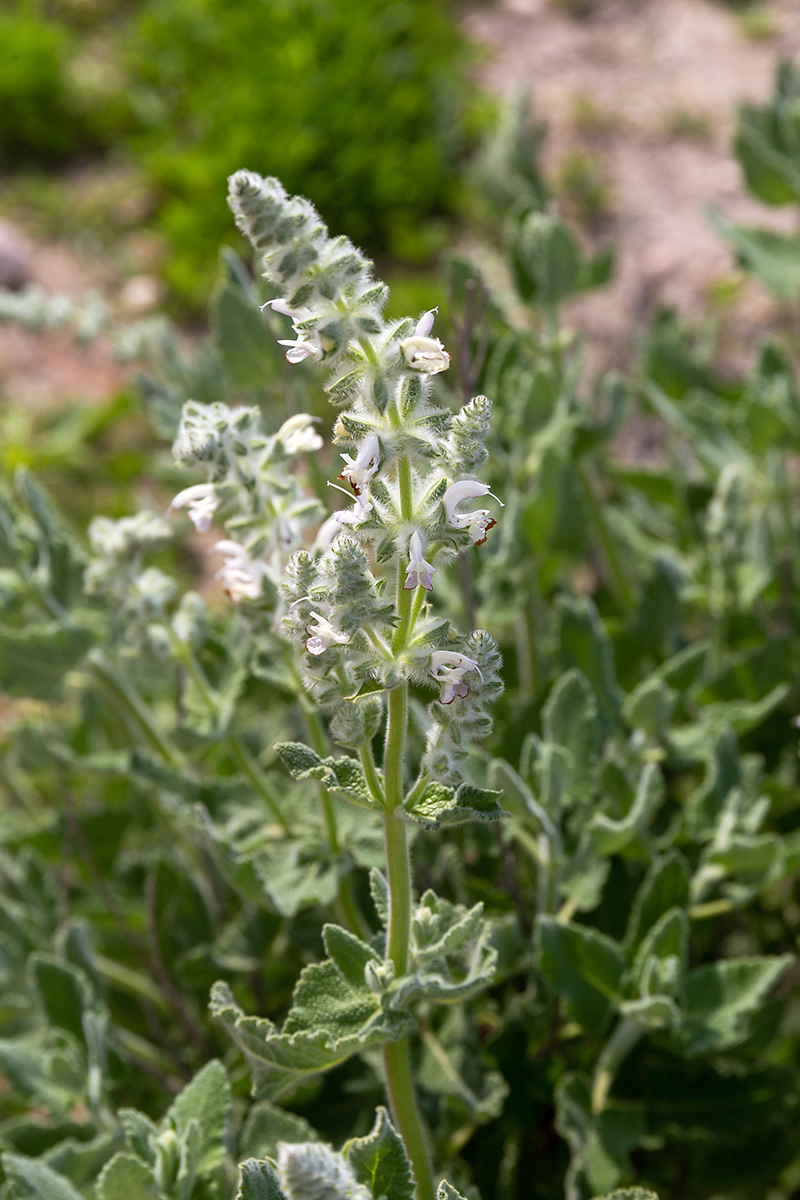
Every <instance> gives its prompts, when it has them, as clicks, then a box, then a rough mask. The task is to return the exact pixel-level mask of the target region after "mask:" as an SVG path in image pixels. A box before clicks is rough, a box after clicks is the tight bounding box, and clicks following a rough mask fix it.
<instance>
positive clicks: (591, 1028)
mask: <svg viewBox="0 0 800 1200" xmlns="http://www.w3.org/2000/svg"><path fill="white" fill-rule="evenodd" d="M540 930H541V939H542V956H541V968H542V972H543V974H544V975H545V976H546V978H547V979H548V980H549V981H550V983H551V984H552V985H553V987H554V988H555V990H556V992H557V993H558V994H559V995H560V996H563V997H564V998H565V999H566V1000H567V1002H568V1005H569V1009H570V1012H571V1013H572V1015H573V1016H574V1018H575V1020H576V1021H577V1022H578V1023H579V1024H580V1025H582V1026H583V1027H584V1029H586V1030H587V1031H588V1032H590V1033H600V1032H602V1030H603V1028H604V1026H605V1025H606V1024H607V1022H608V1020H609V1018H610V1016H611V1013H612V1010H613V1008H614V1006H615V1004H616V1003H617V1002H618V1001H619V1000H621V999H622V996H621V994H620V986H621V983H622V977H623V975H624V974H625V958H624V956H623V953H622V949H621V947H620V946H619V945H618V944H617V943H616V942H613V941H612V940H611V939H610V938H607V937H605V936H604V935H603V934H601V933H599V932H598V931H597V930H595V929H589V928H588V927H587V926H584V925H575V924H561V923H559V922H558V921H556V920H555V918H553V917H542V918H541V920H540Z"/></svg>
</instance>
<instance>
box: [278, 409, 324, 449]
mask: <svg viewBox="0 0 800 1200" xmlns="http://www.w3.org/2000/svg"><path fill="white" fill-rule="evenodd" d="M318 420H319V417H310V416H309V415H308V413H297V415H296V416H294V417H289V420H288V421H284V422H283V424H282V425H281V427H280V429H279V430H278V441H279V442H281V443H282V445H283V448H284V450H285V451H286V453H287V454H306V453H308V452H310V451H312V450H321V449H322V447H323V446H324V445H325V443H324V442H323V440H322V438H321V437H320V436H319V434H318V433H317V431H316V429H315V428H314V422H315V421H318Z"/></svg>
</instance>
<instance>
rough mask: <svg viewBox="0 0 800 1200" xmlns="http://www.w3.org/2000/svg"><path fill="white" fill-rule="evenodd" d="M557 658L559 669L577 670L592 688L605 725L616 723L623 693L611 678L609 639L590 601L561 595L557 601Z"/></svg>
mask: <svg viewBox="0 0 800 1200" xmlns="http://www.w3.org/2000/svg"><path fill="white" fill-rule="evenodd" d="M557 610H558V611H557V622H558V632H557V637H558V642H559V655H560V658H561V665H562V668H563V669H564V670H565V671H567V670H570V669H574V668H577V669H578V670H579V671H581V672H582V673H583V675H584V676H585V677H586V679H588V681H589V683H590V684H591V686H592V689H593V691H594V694H595V697H596V699H597V705H598V708H599V710H600V716H601V717H602V719H603V721H604V722H605V723H606V724H607V725H608V726H611V725H613V724H614V723H615V722H616V720H617V715H618V713H619V709H620V705H621V703H622V693H621V692H620V690H619V687H618V685H617V680H616V676H615V674H614V652H613V649H612V646H611V639H610V638H609V636H608V634H607V633H606V630H605V628H604V626H603V624H602V622H601V620H600V616H599V613H598V612H597V609H596V607H595V606H594V604H593V603H592V601H591V600H589V599H587V598H585V597H584V598H581V599H573V598H572V597H570V596H565V595H561V596H559V597H558V600H557Z"/></svg>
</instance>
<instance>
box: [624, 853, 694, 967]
mask: <svg viewBox="0 0 800 1200" xmlns="http://www.w3.org/2000/svg"><path fill="white" fill-rule="evenodd" d="M688 903H689V871H688V867H687V865H686V861H685V859H684V858H683V856H682V855H680V854H678V853H677V852H676V851H673V852H672V853H670V854H667V855H665V857H664V858H661V859H659V860H658V861H657V862H655V863H654V864H653V866H652V867H651V868H650V870H649V871H648V873H647V876H646V877H645V880H644V883H643V884H642V885H641V887H640V888H639V891H638V892H637V893H636V896H635V898H634V901H633V906H632V908H631V914H630V917H629V918H628V930H627V933H626V935H625V946H626V948H627V950H628V953H629V955H633V954H634V953H635V952H636V950H637V949H638V947H639V945H640V944H641V941H642V939H643V938H644V936H645V934H646V933H647V931H648V929H650V928H652V926H653V925H655V923H656V921H658V920H659V918H660V917H662V916H663V915H664V913H665V912H667V911H668V910H669V909H671V908H673V907H676V906H677V907H678V908H684V907H685V906H686V905H687V904H688Z"/></svg>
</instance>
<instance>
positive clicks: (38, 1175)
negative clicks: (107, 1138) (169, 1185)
mask: <svg viewBox="0 0 800 1200" xmlns="http://www.w3.org/2000/svg"><path fill="white" fill-rule="evenodd" d="M2 1162H3V1170H4V1171H5V1174H6V1179H7V1180H8V1184H9V1200H83V1198H82V1196H81V1194H80V1192H78V1191H76V1189H75V1188H74V1187H73V1186H72V1184H71V1183H70V1182H69V1180H68V1179H65V1178H64V1176H63V1175H59V1174H58V1172H57V1171H54V1170H53V1169H52V1167H48V1166H47V1165H46V1163H43V1162H42V1161H41V1160H40V1159H35V1158H25V1157H24V1156H23V1155H21V1154H4V1155H3V1156H2ZM131 1200H134V1198H133V1197H132V1198H131ZM148 1200H149V1198H148Z"/></svg>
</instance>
